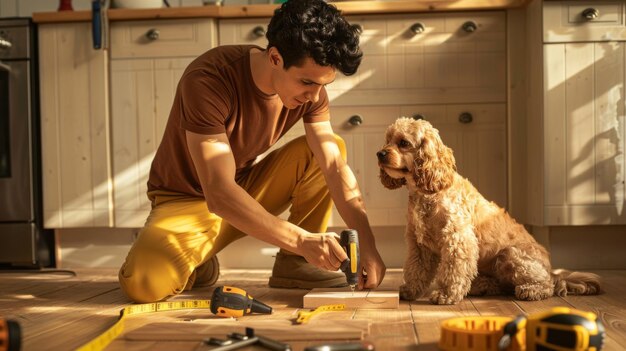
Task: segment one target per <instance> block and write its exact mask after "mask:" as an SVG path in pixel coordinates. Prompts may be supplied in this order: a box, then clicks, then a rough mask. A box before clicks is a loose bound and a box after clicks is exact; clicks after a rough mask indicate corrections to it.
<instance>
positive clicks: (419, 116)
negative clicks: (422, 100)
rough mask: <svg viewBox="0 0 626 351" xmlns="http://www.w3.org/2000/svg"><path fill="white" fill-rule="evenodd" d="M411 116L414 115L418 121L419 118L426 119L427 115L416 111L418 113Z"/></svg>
mask: <svg viewBox="0 0 626 351" xmlns="http://www.w3.org/2000/svg"><path fill="white" fill-rule="evenodd" d="M411 117H412V118H413V119H414V120H416V121H417V120H420V119H426V117H424V115H423V114H421V113H416V114H414V115H413V116H411Z"/></svg>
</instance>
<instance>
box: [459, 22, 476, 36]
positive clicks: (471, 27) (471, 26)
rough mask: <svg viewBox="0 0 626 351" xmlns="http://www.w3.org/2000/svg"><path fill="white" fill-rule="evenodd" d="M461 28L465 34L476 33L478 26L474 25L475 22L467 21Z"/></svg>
mask: <svg viewBox="0 0 626 351" xmlns="http://www.w3.org/2000/svg"><path fill="white" fill-rule="evenodd" d="M462 28H463V30H464V31H465V32H466V33H473V32H475V31H476V29H478V26H477V25H476V22H474V21H467V22H465V23H463V26H462Z"/></svg>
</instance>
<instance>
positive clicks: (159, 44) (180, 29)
mask: <svg viewBox="0 0 626 351" xmlns="http://www.w3.org/2000/svg"><path fill="white" fill-rule="evenodd" d="M216 44H217V34H216V30H215V21H214V20H211V19H185V20H158V21H135V22H114V23H112V24H111V58H112V59H116V58H134V57H173V56H176V57H181V56H197V55H200V54H202V53H203V52H205V51H207V50H209V49H211V48H212V47H214V46H215V45H216Z"/></svg>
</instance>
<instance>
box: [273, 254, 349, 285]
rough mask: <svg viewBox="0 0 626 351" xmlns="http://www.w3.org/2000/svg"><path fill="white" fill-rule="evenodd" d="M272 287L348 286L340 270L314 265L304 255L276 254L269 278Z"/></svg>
mask: <svg viewBox="0 0 626 351" xmlns="http://www.w3.org/2000/svg"><path fill="white" fill-rule="evenodd" d="M269 286H270V287H272V288H288V289H294V288H295V289H314V288H340V287H344V286H348V283H347V282H346V275H345V274H343V273H341V272H331V271H327V270H323V269H320V268H317V267H315V266H314V265H312V264H310V263H308V262H307V261H306V260H305V259H304V257H302V256H297V255H286V254H284V253H282V252H280V251H279V252H278V254H276V260H275V261H274V268H273V269H272V276H271V277H270V280H269Z"/></svg>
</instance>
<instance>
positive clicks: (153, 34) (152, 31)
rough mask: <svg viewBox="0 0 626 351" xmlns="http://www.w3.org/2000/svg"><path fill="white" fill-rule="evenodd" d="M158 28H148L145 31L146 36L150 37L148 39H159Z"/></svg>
mask: <svg viewBox="0 0 626 351" xmlns="http://www.w3.org/2000/svg"><path fill="white" fill-rule="evenodd" d="M159 34H160V33H159V30H158V29H154V28H153V29H150V30H149V31H148V32H146V38H148V39H150V40H157V39H159Z"/></svg>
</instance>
